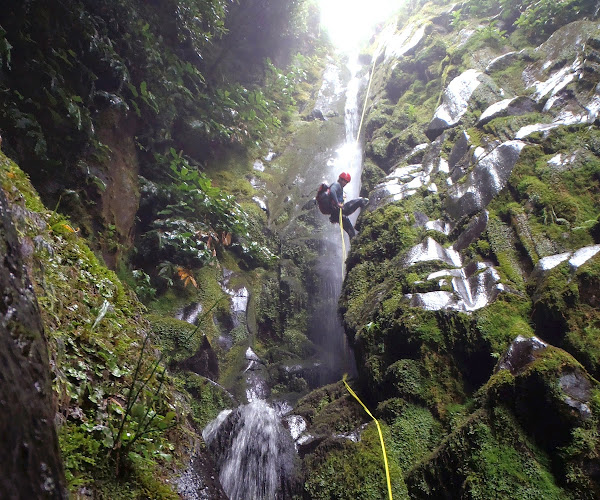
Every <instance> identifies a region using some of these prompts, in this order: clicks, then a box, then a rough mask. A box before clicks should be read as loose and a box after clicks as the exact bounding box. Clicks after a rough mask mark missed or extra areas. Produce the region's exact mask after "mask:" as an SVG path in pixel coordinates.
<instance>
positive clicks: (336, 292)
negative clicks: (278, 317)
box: [309, 58, 364, 384]
mask: <svg viewBox="0 0 600 500" xmlns="http://www.w3.org/2000/svg"><path fill="white" fill-rule="evenodd" d="M353 60H356V61H357V60H358V58H356V59H354V58H351V59H350V61H353ZM360 68H361V66H360V65H359V64H358V63H357V62H356V63H354V62H351V63H349V64H348V69H349V70H350V73H351V78H350V80H349V82H348V86H347V90H346V104H345V110H344V113H345V114H344V125H345V129H346V130H345V131H346V133H345V140H344V142H343V143H342V144H341V145H340V146H339V147H338V148H337V150H336V152H335V155H334V156H333V157H332V158H330V159H329V160H328V162H327V166H326V168H325V169H324V177H325V178H324V180H325V181H326V182H328V183H331V182H334V181H335V180H337V177H338V175H339V174H340V172H349V173H350V175H351V176H352V181H351V182H350V183H349V184H348V185H347V186H346V188H345V189H344V192H345V193H346V196H347V198H346V199H347V200H351V199H354V198H357V197H358V196H359V193H360V175H361V170H362V149H361V146H360V143H359V142H358V141H357V137H356V135H357V133H358V126H359V119H360V112H359V108H358V92H359V89H360V87H361V84H363V83H364V82H363V81H361V78H359V76H358V74H359V71H360ZM358 214H359V211H357V212H355V213H354V214H353V215H351V216H350V220H351V221H352V223H353V224H354V223H355V222H356V218H357V217H358ZM327 224H329V222H327ZM341 238H342V235H341V231H340V228H339V226H338V225H336V226H332V227H328V228H327V230H326V231H325V232H324V233H323V239H324V245H323V246H324V248H326V251H325V252H324V253H323V255H321V257H320V259H319V262H318V264H317V266H318V269H317V272H318V274H319V276H320V281H319V283H317V285H316V286H317V288H318V290H317V294H316V295H317V296H318V297H319V302H318V304H315V310H314V311H313V313H312V315H311V317H310V320H309V337H310V338H311V339H312V340H313V341H314V342H315V343H317V344H318V345H319V346H320V347H322V348H323V350H322V354H321V356H322V358H323V361H324V362H325V364H326V365H327V366H328V367H329V374H328V375H327V376H324V378H323V380H322V381H321V382H322V383H323V384H326V383H330V382H334V381H336V380H339V379H340V378H341V376H342V375H343V373H349V374H350V375H355V374H356V366H355V362H354V355H353V354H352V351H351V349H350V347H349V346H348V342H347V339H346V335H345V332H344V328H343V327H342V324H341V321H340V318H339V316H338V300H339V297H340V294H341V290H342V282H343V279H344V277H343V276H342V265H341V263H342V244H341ZM344 240H345V245H346V249H349V248H350V242H349V240H348V236H347V235H346V233H344Z"/></svg>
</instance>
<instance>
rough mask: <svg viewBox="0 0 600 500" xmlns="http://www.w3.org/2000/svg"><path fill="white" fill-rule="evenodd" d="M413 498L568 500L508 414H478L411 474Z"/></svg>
mask: <svg viewBox="0 0 600 500" xmlns="http://www.w3.org/2000/svg"><path fill="white" fill-rule="evenodd" d="M406 484H407V487H408V491H409V494H410V497H411V498H472V499H481V500H483V499H487V498H555V499H559V498H565V497H567V493H566V492H565V491H564V490H563V489H561V488H560V487H559V486H557V485H556V483H555V480H554V478H553V476H552V473H551V469H550V467H549V466H548V462H547V456H546V455H545V454H544V453H543V452H542V451H540V450H539V449H538V448H537V446H536V444H535V443H534V442H533V441H532V440H531V439H530V438H529V437H528V436H527V435H526V434H525V433H524V432H523V429H522V428H521V427H520V425H519V423H518V422H517V421H516V419H515V418H514V416H512V414H511V413H510V412H509V411H507V410H505V409H503V408H495V409H493V410H492V411H489V412H488V411H486V410H483V409H480V410H477V411H476V412H474V413H473V414H472V415H471V417H470V418H469V419H468V420H467V421H466V422H465V423H464V424H463V425H462V426H460V427H459V428H458V429H457V430H455V431H454V432H452V433H451V434H450V435H449V436H448V437H447V438H446V439H445V440H444V441H443V442H442V444H441V445H440V446H439V448H437V449H436V450H435V451H434V452H433V453H431V454H430V455H429V456H427V457H425V458H424V459H422V460H421V462H420V463H416V464H415V465H414V467H413V468H412V469H411V470H410V471H408V474H407V477H406Z"/></svg>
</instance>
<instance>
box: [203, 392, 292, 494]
mask: <svg viewBox="0 0 600 500" xmlns="http://www.w3.org/2000/svg"><path fill="white" fill-rule="evenodd" d="M202 437H203V438H204V440H205V441H206V443H207V445H208V446H209V449H211V451H213V452H216V453H217V455H218V456H219V459H218V460H217V468H218V469H219V470H220V473H219V480H220V482H221V485H222V486H223V489H224V490H225V492H226V493H227V496H228V497H229V498H230V500H246V499H253V500H260V499H264V500H270V499H279V498H290V497H291V492H292V490H293V489H294V486H293V485H294V470H295V465H296V464H295V462H296V460H297V457H296V452H295V449H294V442H293V441H292V437H291V435H290V433H289V431H288V430H287V429H285V428H284V427H283V425H282V424H281V421H280V416H279V415H278V413H277V412H276V411H275V409H274V408H273V407H271V406H270V405H268V404H267V403H266V402H265V401H263V400H260V399H258V400H255V401H252V402H250V403H249V404H247V405H244V406H240V407H239V408H237V409H236V410H234V411H233V412H232V411H231V410H224V411H223V412H221V414H220V415H219V417H217V419H216V420H215V421H213V422H212V423H211V424H209V425H208V426H207V427H206V428H205V429H204V431H203V433H202Z"/></svg>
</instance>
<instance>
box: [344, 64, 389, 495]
mask: <svg viewBox="0 0 600 500" xmlns="http://www.w3.org/2000/svg"><path fill="white" fill-rule="evenodd" d="M378 57H379V54H377V55H374V56H373V66H372V67H371V73H370V75H369V85H368V86H367V93H366V94H365V103H364V105H363V111H362V115H361V117H360V124H359V126H358V133H357V134H356V142H357V143H358V141H359V140H360V131H361V129H362V125H363V121H364V118H365V112H366V111H367V101H368V100H369V92H370V91H371V82H372V81H373V73H374V72H375V63H376V62H377V58H378ZM340 231H341V233H342V279H343V278H344V264H345V262H346V241H345V239H344V228H343V227H342V209H341V208H340ZM347 376H348V375H347V374H344V377H343V379H342V380H343V382H344V385H345V386H346V389H348V392H349V393H350V394H352V396H353V397H354V399H356V400H357V401H358V402H359V403H360V405H361V406H362V407H363V408H364V410H365V411H366V412H367V415H369V417H371V418H372V419H373V420H374V421H375V425H376V426H377V432H378V433H379V442H380V443H381V453H382V454H383V463H384V466H385V478H386V481H387V489H388V495H389V499H390V500H393V498H394V497H393V495H392V481H391V478H390V467H389V465H388V458H387V453H386V451H385V442H384V440H383V433H382V432H381V426H380V425H379V421H378V420H377V419H376V418H375V417H374V416H373V414H372V413H371V412H370V411H369V409H368V408H367V406H366V405H365V404H364V403H363V402H362V401H361V400H360V398H359V397H358V396H357V395H356V393H355V392H354V391H353V390H352V389H351V387H350V386H349V385H348V382H346V377H347Z"/></svg>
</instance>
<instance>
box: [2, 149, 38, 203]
mask: <svg viewBox="0 0 600 500" xmlns="http://www.w3.org/2000/svg"><path fill="white" fill-rule="evenodd" d="M0 186H1V187H2V189H4V190H5V191H6V192H7V193H8V196H9V200H10V201H11V202H12V203H19V200H22V201H23V202H24V204H25V207H27V209H29V210H32V211H34V212H41V211H42V210H44V206H43V204H42V202H41V200H40V197H39V195H38V194H37V192H36V191H35V190H34V189H33V186H32V185H31V182H30V181H29V176H28V175H27V174H26V173H25V172H23V171H22V170H21V169H20V168H19V167H18V166H17V164H16V163H14V162H13V161H12V160H10V159H9V158H8V157H7V156H6V155H5V154H4V153H2V152H1V151H0Z"/></svg>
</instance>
